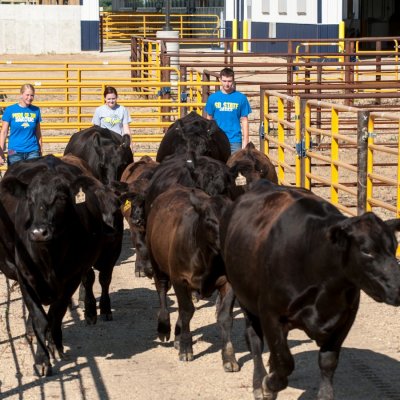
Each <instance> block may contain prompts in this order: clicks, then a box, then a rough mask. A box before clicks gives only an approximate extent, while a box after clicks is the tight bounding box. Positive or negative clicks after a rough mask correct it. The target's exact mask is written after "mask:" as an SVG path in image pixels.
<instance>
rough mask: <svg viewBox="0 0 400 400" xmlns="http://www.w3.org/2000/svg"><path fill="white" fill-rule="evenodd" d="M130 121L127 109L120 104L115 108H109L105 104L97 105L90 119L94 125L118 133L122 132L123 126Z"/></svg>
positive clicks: (121, 133)
mask: <svg viewBox="0 0 400 400" xmlns="http://www.w3.org/2000/svg"><path fill="white" fill-rule="evenodd" d="M131 121H132V120H131V117H130V115H129V113H128V110H127V109H126V108H125V107H124V106H122V105H120V104H117V106H116V107H115V108H110V107H108V106H107V105H106V104H103V105H102V106H100V107H97V108H96V111H95V112H94V116H93V119H92V123H93V124H94V125H98V126H101V127H102V128H107V129H110V130H112V131H114V132H116V133H119V134H120V135H123V134H124V131H123V126H124V125H125V124H129V122H131Z"/></svg>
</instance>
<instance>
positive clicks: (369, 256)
mask: <svg viewBox="0 0 400 400" xmlns="http://www.w3.org/2000/svg"><path fill="white" fill-rule="evenodd" d="M361 254H362V255H363V256H364V257H368V258H374V255H373V254H372V253H371V252H370V251H368V250H361Z"/></svg>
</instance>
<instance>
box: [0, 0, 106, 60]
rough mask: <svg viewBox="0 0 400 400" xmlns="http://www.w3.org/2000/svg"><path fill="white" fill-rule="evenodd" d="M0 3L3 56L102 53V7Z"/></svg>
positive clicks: (89, 0) (89, 3) (86, 3)
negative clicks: (100, 30) (93, 51)
mask: <svg viewBox="0 0 400 400" xmlns="http://www.w3.org/2000/svg"><path fill="white" fill-rule="evenodd" d="M80 3H81V5H69V6H65V5H62V6H60V5H25V4H18V5H11V4H0V54H47V53H55V54H63V53H78V52H80V51H82V50H99V5H98V2H97V1H94V0H83V1H82V0H80Z"/></svg>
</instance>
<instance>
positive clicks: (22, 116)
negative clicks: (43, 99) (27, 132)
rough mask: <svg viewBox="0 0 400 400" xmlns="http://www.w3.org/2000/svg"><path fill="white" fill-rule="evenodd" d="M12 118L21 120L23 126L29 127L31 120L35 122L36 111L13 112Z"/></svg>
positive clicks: (17, 120)
mask: <svg viewBox="0 0 400 400" xmlns="http://www.w3.org/2000/svg"><path fill="white" fill-rule="evenodd" d="M12 118H13V119H14V121H15V122H20V123H21V126H22V127H24V128H28V127H29V123H30V122H35V119H36V113H32V112H26V113H22V112H18V113H13V114H12Z"/></svg>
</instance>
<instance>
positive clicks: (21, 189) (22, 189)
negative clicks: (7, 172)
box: [1, 176, 28, 197]
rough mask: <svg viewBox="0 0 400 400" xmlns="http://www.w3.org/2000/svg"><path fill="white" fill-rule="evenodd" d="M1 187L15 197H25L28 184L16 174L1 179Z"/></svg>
mask: <svg viewBox="0 0 400 400" xmlns="http://www.w3.org/2000/svg"><path fill="white" fill-rule="evenodd" d="M1 188H2V189H3V190H4V191H6V192H8V193H9V194H11V195H12V196H14V197H25V196H26V189H27V188H28V185H27V184H26V183H24V182H21V181H20V180H19V179H17V178H15V177H14V176H10V177H6V178H4V179H3V180H2V181H1Z"/></svg>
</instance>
